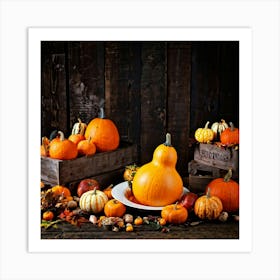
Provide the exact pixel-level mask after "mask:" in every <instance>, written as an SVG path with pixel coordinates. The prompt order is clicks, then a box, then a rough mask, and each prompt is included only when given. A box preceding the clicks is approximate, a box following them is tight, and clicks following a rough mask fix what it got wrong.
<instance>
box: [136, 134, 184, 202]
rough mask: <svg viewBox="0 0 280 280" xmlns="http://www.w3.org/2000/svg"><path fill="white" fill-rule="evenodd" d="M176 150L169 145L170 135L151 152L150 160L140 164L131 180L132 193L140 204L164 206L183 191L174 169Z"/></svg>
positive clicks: (175, 199) (178, 176) (177, 197)
mask: <svg viewBox="0 0 280 280" xmlns="http://www.w3.org/2000/svg"><path fill="white" fill-rule="evenodd" d="M176 162H177V152H176V150H175V148H174V147H173V146H172V145H171V135H170V133H167V134H166V141H165V143H163V144H160V145H159V146H158V147H157V148H156V149H155V150H154V153H153V158H152V161H151V162H149V163H146V164H144V165H143V166H141V167H140V168H139V169H138V170H137V172H136V174H135V176H134V178H133V181H132V193H133V195H134V196H135V198H136V200H137V201H139V202H140V203H141V204H144V205H149V206H166V205H168V204H172V203H174V202H175V201H177V200H178V199H179V198H180V196H181V195H182V193H183V181H182V178H181V176H180V175H179V173H178V172H177V170H176Z"/></svg>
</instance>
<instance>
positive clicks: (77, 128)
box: [71, 118, 87, 135]
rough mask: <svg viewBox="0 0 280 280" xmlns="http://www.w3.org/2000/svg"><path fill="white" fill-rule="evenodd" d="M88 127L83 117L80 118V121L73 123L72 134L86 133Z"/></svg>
mask: <svg viewBox="0 0 280 280" xmlns="http://www.w3.org/2000/svg"><path fill="white" fill-rule="evenodd" d="M86 128H87V124H85V123H83V122H82V121H81V119H79V118H78V122H77V123H75V124H74V125H73V128H72V133H71V134H81V135H84V134H85V131H86Z"/></svg>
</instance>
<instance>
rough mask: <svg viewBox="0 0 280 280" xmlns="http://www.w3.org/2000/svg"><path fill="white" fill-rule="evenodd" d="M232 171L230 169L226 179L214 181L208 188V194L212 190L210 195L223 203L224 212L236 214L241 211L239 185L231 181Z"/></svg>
mask: <svg viewBox="0 0 280 280" xmlns="http://www.w3.org/2000/svg"><path fill="white" fill-rule="evenodd" d="M231 176H232V171H231V169H229V171H228V173H227V174H226V175H225V176H224V178H216V179H214V180H212V181H211V182H210V183H209V184H208V185H207V187H206V192H208V189H210V190H211V191H210V194H211V195H212V196H213V195H214V196H217V197H219V198H220V199H221V201H222V203H223V210H224V211H227V212H235V211H237V210H238V209H239V184H238V183H237V182H236V181H234V180H232V179H231Z"/></svg>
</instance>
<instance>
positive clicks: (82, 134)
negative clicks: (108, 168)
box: [41, 108, 120, 160]
mask: <svg viewBox="0 0 280 280" xmlns="http://www.w3.org/2000/svg"><path fill="white" fill-rule="evenodd" d="M100 112H101V113H100V116H99V117H96V118H94V119H92V120H91V121H90V122H89V123H88V124H86V123H83V122H82V121H81V119H78V122H77V123H75V124H74V125H73V128H72V132H71V135H69V137H68V138H65V135H64V133H63V132H62V131H57V133H55V134H56V135H55V137H54V139H51V137H50V139H51V140H49V139H48V138H47V137H46V136H44V137H43V138H42V143H41V156H45V157H50V158H54V159H60V160H69V159H75V158H77V157H78V156H90V155H94V154H95V153H96V152H107V151H113V150H116V149H117V148H118V147H119V143H120V135H119V131H118V128H117V126H116V124H115V123H114V122H113V121H112V120H110V119H107V118H105V116H104V110H103V109H102V108H101V110H100Z"/></svg>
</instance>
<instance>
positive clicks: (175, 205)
mask: <svg viewBox="0 0 280 280" xmlns="http://www.w3.org/2000/svg"><path fill="white" fill-rule="evenodd" d="M177 205H178V201H176V203H175V204H174V210H177Z"/></svg>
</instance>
